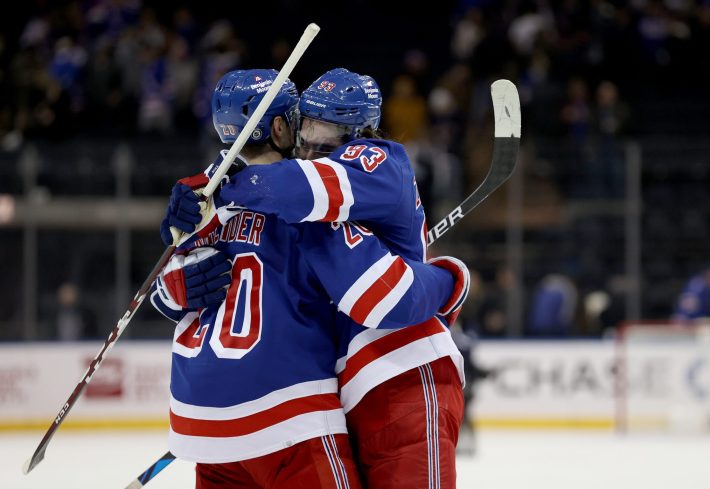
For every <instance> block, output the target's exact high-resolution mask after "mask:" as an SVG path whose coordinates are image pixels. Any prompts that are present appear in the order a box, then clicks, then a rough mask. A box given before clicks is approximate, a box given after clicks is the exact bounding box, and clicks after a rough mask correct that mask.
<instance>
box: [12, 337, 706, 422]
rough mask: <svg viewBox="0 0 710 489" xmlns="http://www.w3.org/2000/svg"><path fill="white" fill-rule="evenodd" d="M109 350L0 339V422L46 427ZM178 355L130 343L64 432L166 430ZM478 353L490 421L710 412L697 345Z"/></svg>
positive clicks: (576, 344)
mask: <svg viewBox="0 0 710 489" xmlns="http://www.w3.org/2000/svg"><path fill="white" fill-rule="evenodd" d="M100 347H101V344H100V343H98V342H96V343H94V342H86V343H84V342H82V343H30V344H25V343H15V344H4V345H0V429H2V430H15V429H42V430H44V429H46V428H47V426H48V425H49V423H50V422H51V420H52V419H53V418H54V417H55V416H56V415H57V413H58V411H59V410H60V409H61V407H62V405H63V403H64V402H65V401H66V399H67V398H68V396H69V394H70V393H71V392H72V390H73V389H74V387H75V386H76V383H77V382H78V381H79V380H80V379H81V377H82V376H83V374H84V372H85V371H86V368H87V366H88V364H89V363H90V362H91V360H92V359H93V357H94V355H95V354H96V353H97V352H98V351H99V349H100ZM170 356H171V352H170V343H169V342H164V341H154V342H136V341H128V340H126V341H121V342H120V343H119V344H118V345H117V347H116V348H115V349H114V350H112V351H111V352H110V353H109V354H108V356H107V358H106V360H105V361H104V363H103V365H102V366H101V368H100V369H99V371H98V373H97V374H96V375H95V376H94V378H93V379H92V381H91V383H90V384H89V386H88V387H87V390H86V392H85V393H84V396H83V397H82V399H81V400H80V401H79V403H78V404H77V405H76V407H75V408H74V410H73V411H72V412H71V414H70V415H69V416H68V417H67V419H66V422H65V423H64V425H63V427H62V429H82V428H95V427H107V428H112V427H116V428H127V427H135V428H147V427H156V428H165V427H167V422H168V416H167V414H168V398H169V381H170ZM475 358H476V361H478V362H479V363H480V364H481V365H482V366H484V367H487V368H490V369H492V370H493V371H494V374H493V375H492V376H491V377H490V378H489V379H486V380H484V381H482V382H480V383H478V384H477V385H476V386H475V400H474V403H473V406H474V407H473V410H474V414H475V419H476V420H477V423H478V426H480V427H483V428H589V429H607V430H608V429H612V428H614V427H619V424H620V423H621V424H627V425H629V424H631V423H632V422H641V423H647V424H649V425H650V426H652V425H659V426H660V425H662V424H664V423H669V422H673V423H676V424H678V423H680V425H687V426H688V427H689V428H690V429H694V426H695V425H696V424H697V423H700V422H702V421H701V420H699V419H698V416H699V414H698V413H702V412H710V409H708V406H709V405H710V361H709V359H708V356H707V352H705V351H703V350H702V349H698V348H696V347H693V346H692V345H687V344H672V343H668V344H654V345H647V346H645V347H643V348H635V349H634V350H633V352H632V353H630V354H629V353H627V354H625V355H623V356H620V355H619V348H618V345H616V344H615V343H614V342H613V341H488V342H483V343H481V344H480V345H479V346H478V348H477V349H476V351H475ZM235 361H238V360H235Z"/></svg>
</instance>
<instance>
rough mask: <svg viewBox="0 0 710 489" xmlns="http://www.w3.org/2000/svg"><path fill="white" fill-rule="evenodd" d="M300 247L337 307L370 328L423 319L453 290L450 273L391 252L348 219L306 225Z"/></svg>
mask: <svg viewBox="0 0 710 489" xmlns="http://www.w3.org/2000/svg"><path fill="white" fill-rule="evenodd" d="M299 246H300V247H301V252H302V253H303V255H304V257H305V259H306V261H307V263H308V265H309V267H310V268H311V269H312V270H313V272H314V274H315V276H316V277H318V280H319V281H320V283H321V284H322V285H323V288H324V289H325V291H326V293H327V294H328V295H329V296H330V298H331V299H332V300H333V302H334V303H335V304H336V305H337V306H338V309H339V310H340V311H342V312H343V313H345V314H347V315H348V316H350V318H352V319H353V320H354V321H355V322H357V323H359V324H362V325H363V326H366V327H369V328H402V327H405V326H411V325H414V324H418V323H421V322H423V321H426V320H427V319H430V318H431V317H433V316H434V315H435V314H436V313H437V311H438V310H439V309H440V308H441V307H442V305H444V304H445V303H446V302H447V300H448V299H449V296H450V295H451V294H452V292H453V288H454V279H453V277H452V275H451V274H450V273H449V272H447V271H445V270H443V269H441V268H438V267H435V266H432V265H428V264H425V263H422V262H419V261H414V260H408V259H405V258H402V257H400V256H397V255H393V254H392V253H391V252H390V251H389V250H388V249H387V248H385V247H384V246H383V245H382V244H381V242H380V241H379V239H377V237H375V236H374V235H372V233H370V232H369V231H367V230H366V229H364V228H362V227H361V226H357V225H355V224H352V223H347V222H346V223H333V224H318V225H309V226H305V228H304V234H303V239H302V241H301V243H300V244H299Z"/></svg>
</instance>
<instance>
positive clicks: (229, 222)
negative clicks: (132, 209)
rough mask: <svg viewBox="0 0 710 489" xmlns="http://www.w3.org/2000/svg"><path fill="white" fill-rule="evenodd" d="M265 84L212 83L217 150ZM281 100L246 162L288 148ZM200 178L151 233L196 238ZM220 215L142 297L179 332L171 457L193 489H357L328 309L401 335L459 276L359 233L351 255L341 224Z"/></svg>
mask: <svg viewBox="0 0 710 489" xmlns="http://www.w3.org/2000/svg"><path fill="white" fill-rule="evenodd" d="M275 75H276V73H275V72H273V70H271V71H267V70H250V71H247V72H233V73H230V74H228V75H227V76H226V77H225V78H224V79H223V80H222V81H221V82H220V85H218V89H217V93H216V95H215V98H216V99H217V100H218V101H220V102H221V103H222V104H224V105H223V106H222V110H224V111H226V110H231V111H232V113H233V115H237V114H238V115H239V117H236V119H237V120H236V121H233V124H230V125H231V126H232V127H227V128H225V127H220V126H219V125H218V124H216V127H217V128H218V129H219V130H220V131H221V133H220V134H221V135H222V136H223V138H224V139H225V140H226V141H229V140H230V138H231V139H234V137H236V135H237V134H238V133H239V131H240V130H241V128H242V127H243V122H244V121H245V120H246V119H245V116H246V115H249V113H250V112H253V110H254V108H255V106H256V105H257V103H258V101H259V100H260V98H261V96H263V92H264V91H265V88H268V86H269V85H270V83H271V82H273V79H274V78H275ZM292 90H293V84H291V83H288V84H287V85H285V86H284V88H282V90H281V92H280V94H279V96H278V97H277V98H276V99H275V101H274V103H273V104H272V106H271V107H270V108H269V110H268V111H267V113H266V115H265V117H264V118H263V119H262V121H261V123H260V125H259V126H258V127H257V129H256V130H255V131H254V133H252V135H251V138H250V143H251V144H249V145H247V146H246V147H245V150H244V152H243V153H244V154H245V155H246V156H247V157H249V158H251V160H252V163H261V162H271V161H274V160H276V159H278V158H279V157H280V155H279V153H277V152H276V150H277V149H278V150H282V148H283V150H285V149H286V148H287V147H288V145H289V141H290V134H291V131H290V129H289V127H288V124H287V123H286V121H287V119H288V113H289V109H290V108H291V107H292V106H293V104H294V94H293V93H292ZM220 94H223V95H224V97H223V98H220ZM206 181H207V175H202V176H198V177H194V178H191V179H186V180H184V181H182V183H180V184H178V185H177V186H176V187H175V189H174V191H173V196H172V198H171V204H170V206H169V209H168V213H167V217H166V220H165V225H164V226H162V230H163V232H162V233H161V234H162V235H163V237H164V239H165V240H166V241H171V240H172V238H171V237H170V234H169V232H166V231H167V227H168V226H169V225H171V224H176V225H178V227H180V228H181V229H185V230H188V231H191V230H192V229H194V222H192V220H193V217H194V211H195V207H197V209H199V206H198V204H197V202H196V197H195V196H194V194H193V193H192V190H191V189H192V188H195V189H196V188H199V187H200V186H202V185H204V184H205V183H206ZM186 189H187V190H186ZM218 207H219V209H218V210H217V212H216V213H215V215H214V219H213V220H212V221H211V223H210V224H209V225H208V226H207V227H203V228H201V229H199V230H198V232H197V233H196V238H197V240H196V241H195V242H194V243H192V245H191V246H193V248H192V249H191V250H190V251H187V250H184V251H183V253H182V254H180V255H176V256H174V257H173V258H172V259H171V262H170V263H169V265H168V266H167V267H166V269H165V270H164V271H163V273H162V274H161V276H160V278H159V280H158V281H157V283H156V286H155V290H154V292H153V293H152V295H151V301H152V302H153V304H154V305H155V306H156V307H157V308H158V309H159V310H161V311H162V312H164V313H166V315H167V316H169V317H171V318H172V319H175V320H177V321H179V322H178V325H177V328H176V331H175V335H174V341H173V367H172V377H171V394H172V396H171V415H170V417H171V431H170V449H171V451H172V452H173V453H174V454H175V455H177V456H178V457H181V458H185V459H188V460H193V461H196V462H197V487H198V488H203V489H212V488H217V487H220V488H222V487H235V488H236V487H240V488H241V487H249V488H252V487H253V488H257V487H264V488H266V487H269V488H270V487H334V488H335V487H338V488H344V487H359V483H358V481H357V476H356V473H355V469H354V464H353V461H352V457H351V454H350V452H349V448H348V444H347V438H346V435H345V433H346V428H345V419H344V413H343V411H342V407H341V405H340V402H339V400H338V397H337V379H336V376H335V361H336V345H335V339H336V330H335V329H334V327H333V324H334V319H333V318H334V316H335V308H334V307H333V306H332V305H331V304H330V301H331V300H332V301H333V302H334V303H335V304H337V305H338V308H339V309H340V310H341V311H345V312H347V313H348V314H350V316H352V317H353V318H357V320H358V321H359V322H361V323H363V324H366V325H368V326H370V327H372V328H378V327H385V328H387V327H401V326H406V325H408V324H412V323H415V322H419V321H423V320H425V319H426V318H427V317H430V316H431V315H432V314H433V313H434V312H435V311H436V310H438V309H440V306H441V304H445V303H448V302H451V299H450V296H451V294H452V292H453V293H460V290H459V289H462V288H465V287H464V284H465V282H466V277H465V275H462V274H458V276H457V280H456V283H454V280H452V278H451V274H450V273H448V272H446V271H444V270H442V269H441V268H437V267H431V266H427V265H425V264H423V263H419V262H416V261H410V260H406V259H402V258H400V257H397V256H394V255H392V254H391V253H390V252H389V251H388V250H387V249H385V248H384V247H382V245H381V244H380V243H379V241H378V240H377V239H376V238H375V237H374V236H372V235H371V234H370V233H367V232H362V233H361V234H357V236H358V237H359V239H358V242H357V243H355V244H353V242H352V241H349V240H347V239H346V238H347V237H348V236H353V235H355V232H354V231H353V229H354V228H351V227H350V225H349V224H348V223H341V224H338V225H331V224H329V223H316V224H310V223H309V224H294V225H287V224H286V223H285V222H284V221H283V220H280V219H278V218H277V217H276V216H273V215H268V214H264V213H260V212H257V211H253V210H251V209H245V208H243V207H236V206H232V205H229V204H226V205H220V204H218ZM198 212H199V210H198ZM190 224H192V229H189V228H190ZM345 229H348V230H349V231H348V232H345ZM348 233H349V234H348ZM206 246H211V247H206ZM449 262H450V263H451V264H453V265H452V266H454V267H455V266H456V265H455V263H456V262H455V261H454V260H450V261H449ZM230 271H231V272H230ZM227 281H228V282H229V286H228V289H227V291H226V292H224V291H223V290H222V287H223V286H224V284H225V283H226V282H227ZM458 302H460V301H458ZM444 312H447V311H444ZM329 326H330V327H329ZM208 336H209V340H207V337H208Z"/></svg>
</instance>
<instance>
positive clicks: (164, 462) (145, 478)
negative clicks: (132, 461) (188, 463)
mask: <svg viewBox="0 0 710 489" xmlns="http://www.w3.org/2000/svg"><path fill="white" fill-rule="evenodd" d="M173 460H175V455H173V454H172V453H170V452H166V453H165V455H163V456H162V457H160V458H159V459H158V460H156V461H155V463H154V464H153V465H151V466H150V467H148V469H147V470H146V471H145V472H143V473H142V474H141V475H139V476H138V478H136V479H135V480H134V481H133V482H131V483H130V484H128V485H127V486H126V489H140V488H141V487H143V486H145V485H146V484H147V483H148V482H150V481H151V480H153V478H154V477H155V476H156V475H158V474H159V473H160V472H161V471H162V470H163V469H164V468H165V467H167V466H168V465H170V462H172V461H173Z"/></svg>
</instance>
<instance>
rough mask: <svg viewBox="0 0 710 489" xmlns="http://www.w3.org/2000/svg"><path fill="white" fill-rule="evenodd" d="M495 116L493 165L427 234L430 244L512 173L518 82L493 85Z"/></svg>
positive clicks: (517, 124) (517, 144)
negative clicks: (465, 196) (478, 183)
mask: <svg viewBox="0 0 710 489" xmlns="http://www.w3.org/2000/svg"><path fill="white" fill-rule="evenodd" d="M491 98H492V99H493V115H494V117H495V142H494V143H493V158H492V160H491V167H490V168H489V170H488V174H487V175H486V178H485V179H484V180H483V182H482V183H481V184H480V185H479V186H478V187H477V188H476V190H474V191H473V193H471V195H469V196H468V197H467V198H466V200H464V201H463V202H461V204H460V205H459V206H458V207H457V208H455V209H454V210H452V211H451V212H449V215H448V216H446V217H445V218H444V219H442V220H441V221H440V222H439V223H438V224H437V225H436V226H434V227H433V228H432V229H431V230H429V233H428V234H427V245H431V244H432V243H433V242H434V241H436V240H437V239H439V238H440V237H441V236H442V235H443V234H444V233H446V232H447V231H448V230H449V229H451V227H452V226H453V225H454V224H456V223H457V222H458V221H459V220H460V219H461V218H462V217H463V216H465V215H466V214H468V213H469V212H471V211H472V210H473V209H474V208H475V207H476V206H478V204H480V203H481V202H483V201H484V200H486V198H487V197H488V196H489V195H491V194H492V193H493V191H494V190H495V189H497V188H498V187H500V186H501V185H502V184H503V183H504V182H505V181H506V180H508V177H510V175H512V174H513V171H514V170H515V164H516V162H517V161H518V149H519V148H520V99H519V98H518V90H517V89H516V88H515V85H514V84H513V83H512V82H510V81H508V80H496V81H495V82H493V84H492V85H491Z"/></svg>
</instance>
